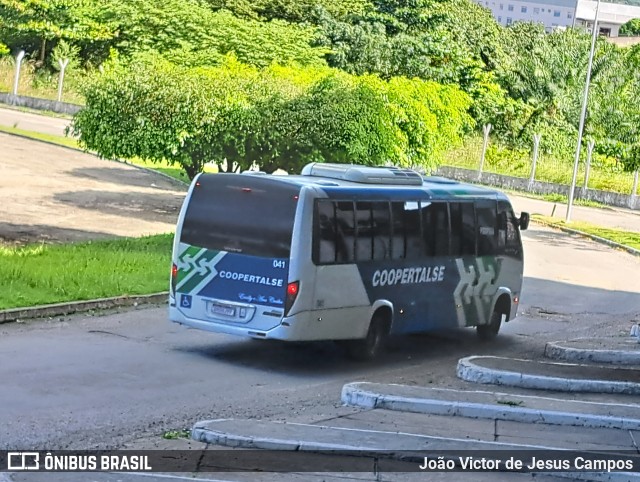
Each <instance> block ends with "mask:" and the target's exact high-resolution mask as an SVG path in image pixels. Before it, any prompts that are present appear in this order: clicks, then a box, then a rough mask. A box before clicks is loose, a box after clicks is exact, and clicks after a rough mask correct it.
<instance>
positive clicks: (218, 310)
mask: <svg viewBox="0 0 640 482" xmlns="http://www.w3.org/2000/svg"><path fill="white" fill-rule="evenodd" d="M211 313H212V314H214V315H224V316H236V309H235V308H230V307H228V306H221V305H211Z"/></svg>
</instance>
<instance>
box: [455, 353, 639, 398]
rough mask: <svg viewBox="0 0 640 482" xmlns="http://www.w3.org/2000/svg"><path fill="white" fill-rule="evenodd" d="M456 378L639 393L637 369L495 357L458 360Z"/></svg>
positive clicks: (557, 389) (530, 386) (538, 386)
mask: <svg viewBox="0 0 640 482" xmlns="http://www.w3.org/2000/svg"><path fill="white" fill-rule="evenodd" d="M457 374H458V377H460V378H462V379H463V380H466V381H469V382H475V383H485V384H493V385H505V386H510V387H519V388H533V389H538V390H556V391H561V392H591V393H617V394H626V395H640V370H638V369H632V368H619V367H605V366H596V365H578V364H570V363H550V362H539V361H535V360H521V359H517V358H503V357H495V356H470V357H467V358H462V359H461V360H459V361H458V367H457Z"/></svg>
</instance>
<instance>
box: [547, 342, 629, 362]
mask: <svg viewBox="0 0 640 482" xmlns="http://www.w3.org/2000/svg"><path fill="white" fill-rule="evenodd" d="M563 343H567V342H565V341H552V342H549V343H547V344H546V345H545V347H544V356H546V357H547V358H551V359H553V360H564V361H570V362H591V363H609V364H611V365H619V366H623V365H640V349H638V350H637V351H631V350H598V349H587V348H572V347H569V346H562V344H563ZM639 348H640V346H639Z"/></svg>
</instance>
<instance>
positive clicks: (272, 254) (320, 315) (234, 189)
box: [170, 163, 529, 359]
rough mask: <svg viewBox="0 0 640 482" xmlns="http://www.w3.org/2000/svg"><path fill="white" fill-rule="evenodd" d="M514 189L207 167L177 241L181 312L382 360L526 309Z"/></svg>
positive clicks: (207, 325)
mask: <svg viewBox="0 0 640 482" xmlns="http://www.w3.org/2000/svg"><path fill="white" fill-rule="evenodd" d="M528 221H529V216H528V214H527V213H522V215H521V216H520V218H517V217H516V216H515V214H514V212H513V209H512V207H511V204H510V203H509V199H508V198H507V196H506V195H504V194H502V193H500V192H498V191H495V190H491V189H486V188H482V187H477V186H472V185H468V184H462V183H459V182H456V181H451V180H448V179H444V178H438V177H422V176H421V175H419V174H418V173H417V172H415V171H412V170H408V169H399V168H393V167H365V166H355V165H342V164H321V163H314V164H309V165H307V166H306V167H305V168H304V169H303V171H302V173H301V175H296V176H274V175H266V174H250V173H243V174H200V175H199V176H198V177H197V178H196V179H195V180H194V181H193V182H192V184H191V187H190V188H189V192H188V194H187V196H186V199H185V201H184V205H183V207H182V210H181V212H180V216H179V219H178V224H177V230H176V235H175V240H174V246H173V266H172V272H171V291H170V319H171V320H172V321H174V322H176V323H180V324H183V325H187V326H190V327H193V328H198V329H202V330H207V331H213V332H220V333H228V334H233V335H241V336H246V337H251V338H258V339H278V340H291V341H312V340H336V341H338V340H339V341H342V342H344V344H345V345H346V346H347V348H348V351H349V353H350V354H351V355H352V356H354V357H356V358H365V359H366V358H372V357H374V356H376V355H377V354H378V352H379V351H380V349H381V347H382V345H383V342H384V340H385V338H386V337H387V336H388V335H389V334H405V333H406V334H408V333H416V332H428V331H433V330H438V329H443V328H448V327H456V326H457V327H468V326H475V327H476V328H477V331H478V334H479V335H480V336H481V337H482V338H492V337H494V336H495V335H496V334H497V333H498V330H499V328H500V325H501V323H503V322H505V321H508V320H510V319H512V318H513V317H515V316H516V312H517V309H518V302H519V299H520V290H521V287H522V272H523V250H522V243H521V239H520V230H522V229H526V227H527V225H528Z"/></svg>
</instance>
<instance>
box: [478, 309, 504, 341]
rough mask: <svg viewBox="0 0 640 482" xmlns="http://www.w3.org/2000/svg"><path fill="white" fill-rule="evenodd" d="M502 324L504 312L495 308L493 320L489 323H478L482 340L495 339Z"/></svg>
mask: <svg viewBox="0 0 640 482" xmlns="http://www.w3.org/2000/svg"><path fill="white" fill-rule="evenodd" d="M501 324H502V312H501V311H500V310H498V309H494V310H493V313H491V321H490V322H489V324H487V325H478V326H476V330H477V332H478V336H479V337H480V339H481V340H485V341H488V340H493V339H494V338H495V337H496V336H497V335H498V331H500V325H501Z"/></svg>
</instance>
